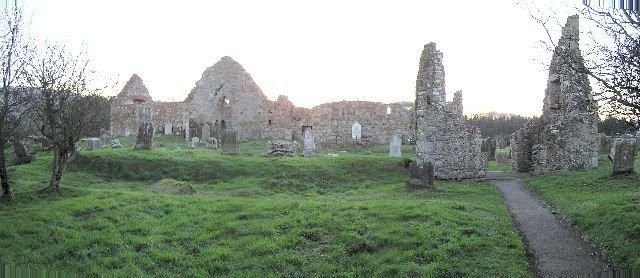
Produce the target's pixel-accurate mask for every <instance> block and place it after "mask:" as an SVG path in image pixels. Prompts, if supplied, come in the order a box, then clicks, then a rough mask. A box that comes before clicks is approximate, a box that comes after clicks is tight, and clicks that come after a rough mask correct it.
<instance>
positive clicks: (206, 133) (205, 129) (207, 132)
mask: <svg viewBox="0 0 640 278" xmlns="http://www.w3.org/2000/svg"><path fill="white" fill-rule="evenodd" d="M210 137H211V127H210V126H209V124H207V123H204V125H202V142H205V143H206V142H207V140H209V138H210Z"/></svg>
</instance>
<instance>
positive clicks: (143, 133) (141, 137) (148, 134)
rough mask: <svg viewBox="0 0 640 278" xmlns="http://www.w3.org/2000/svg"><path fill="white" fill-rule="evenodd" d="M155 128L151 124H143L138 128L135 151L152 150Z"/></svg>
mask: <svg viewBox="0 0 640 278" xmlns="http://www.w3.org/2000/svg"><path fill="white" fill-rule="evenodd" d="M154 133H155V128H154V126H153V123H151V122H143V123H141V124H140V126H139V127H138V137H136V144H135V148H136V149H144V150H151V149H153V134H154Z"/></svg>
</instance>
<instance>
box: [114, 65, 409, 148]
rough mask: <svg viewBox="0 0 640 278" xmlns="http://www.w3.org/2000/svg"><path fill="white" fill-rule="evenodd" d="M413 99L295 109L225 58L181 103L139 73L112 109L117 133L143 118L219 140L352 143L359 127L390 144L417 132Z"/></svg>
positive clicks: (365, 137)
mask: <svg viewBox="0 0 640 278" xmlns="http://www.w3.org/2000/svg"><path fill="white" fill-rule="evenodd" d="M414 113H415V112H414V103H413V102H398V103H389V104H385V103H380V102H369V101H341V102H333V103H325V104H322V105H319V106H316V107H314V108H311V109H308V108H301V107H296V106H295V105H293V103H291V102H290V101H289V99H288V98H287V97H286V96H283V95H281V96H279V97H278V99H277V100H275V101H272V100H269V99H268V98H267V97H266V96H265V95H264V93H263V92H262V90H261V89H260V87H259V86H258V85H257V84H256V83H255V82H254V81H253V79H252V78H251V76H250V75H249V74H248V73H247V72H246V71H245V70H244V68H243V67H242V66H241V65H240V64H239V63H238V62H236V61H234V60H233V59H231V58H230V57H223V58H222V59H221V60H220V61H219V62H217V63H216V64H215V65H213V66H211V67H209V68H207V69H206V70H205V71H204V73H203V74H202V78H201V79H200V80H199V81H198V82H197V83H196V84H195V87H194V88H193V89H192V90H191V92H190V93H189V95H188V96H187V97H186V99H185V100H184V101H182V102H159V101H153V98H152V97H151V95H150V94H149V91H148V90H147V88H146V87H145V85H144V84H143V82H142V79H141V78H140V77H139V76H138V75H135V74H134V75H133V76H132V77H131V79H129V81H128V82H127V84H126V85H125V86H124V88H123V89H122V91H121V92H120V94H118V96H117V97H116V98H115V99H114V101H113V102H112V107H111V129H112V133H113V134H115V135H124V136H128V135H129V134H131V133H134V132H135V131H136V130H137V128H138V126H139V124H140V123H141V122H152V123H154V126H155V127H156V134H158V133H159V134H177V135H183V136H185V137H186V138H187V139H188V138H191V137H201V134H202V129H203V127H204V126H205V125H208V126H209V127H208V128H209V129H210V130H211V135H212V136H213V137H216V138H220V135H221V132H222V131H223V130H234V131H237V132H238V136H239V137H240V139H250V138H266V139H286V140H292V139H301V138H302V135H303V130H304V129H307V128H311V129H313V132H314V134H315V135H316V140H317V141H318V143H319V144H320V145H322V146H332V145H341V144H346V143H351V142H352V140H353V138H354V134H352V127H354V126H358V125H359V126H360V127H361V130H360V132H361V133H360V134H357V135H358V136H357V139H358V141H360V142H362V143H385V144H386V143H388V142H389V140H391V138H392V137H393V136H394V135H396V134H400V135H401V136H402V139H403V141H405V142H407V141H408V140H409V139H410V137H411V135H412V134H413V126H414V123H413V122H414V120H413V119H414Z"/></svg>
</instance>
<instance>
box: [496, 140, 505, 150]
mask: <svg viewBox="0 0 640 278" xmlns="http://www.w3.org/2000/svg"><path fill="white" fill-rule="evenodd" d="M496 145H498V149H504V148H506V147H508V143H507V140H505V139H504V138H500V139H498V141H496Z"/></svg>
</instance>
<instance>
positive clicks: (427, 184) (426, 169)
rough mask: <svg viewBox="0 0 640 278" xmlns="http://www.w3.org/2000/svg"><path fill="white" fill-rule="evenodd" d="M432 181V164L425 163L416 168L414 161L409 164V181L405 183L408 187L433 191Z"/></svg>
mask: <svg viewBox="0 0 640 278" xmlns="http://www.w3.org/2000/svg"><path fill="white" fill-rule="evenodd" d="M433 180H434V177H433V164H431V163H430V162H425V163H424V164H422V165H421V166H418V163H416V162H415V161H413V162H411V163H409V180H408V181H407V185H408V186H409V187H413V188H420V189H422V188H430V189H434V187H433Z"/></svg>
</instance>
